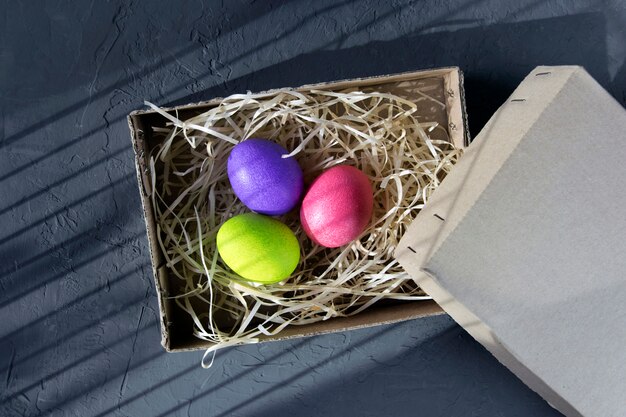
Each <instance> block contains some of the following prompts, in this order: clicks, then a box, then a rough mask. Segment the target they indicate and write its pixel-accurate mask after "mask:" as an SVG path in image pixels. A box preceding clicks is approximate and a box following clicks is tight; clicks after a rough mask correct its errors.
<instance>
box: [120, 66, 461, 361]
mask: <svg viewBox="0 0 626 417" xmlns="http://www.w3.org/2000/svg"><path fill="white" fill-rule="evenodd" d="M365 86H368V87H375V88H376V89H377V90H379V91H382V92H391V93H394V94H396V95H399V96H402V97H404V98H406V99H409V100H411V99H417V98H419V97H420V96H419V95H418V93H417V92H416V89H417V88H420V89H424V88H427V89H428V91H429V94H430V95H432V96H433V97H434V98H436V99H437V100H439V101H440V102H442V103H444V104H445V106H444V108H441V107H438V106H432V104H430V103H429V102H428V101H421V102H419V103H418V106H419V114H420V116H423V117H424V119H423V120H424V121H437V122H438V123H439V124H440V125H442V126H445V127H446V130H447V133H448V136H449V137H450V138H451V139H452V141H453V142H454V144H455V145H456V146H457V147H465V146H466V145H467V143H468V135H467V128H466V117H465V104H464V97H463V79H462V74H461V72H460V71H459V69H458V68H441V69H433V70H425V71H417V72H409V73H403V74H396V75H387V76H381V77H373V78H364V79H355V80H345V81H338V82H331V83H322V84H315V85H306V86H302V87H299V88H296V89H295V90H296V91H306V90H311V89H317V90H321V89H323V90H341V89H345V88H348V87H365ZM284 90H289V89H278V90H272V91H270V92H275V93H278V92H280V91H284ZM220 100H221V99H219V98H216V99H214V100H211V101H208V102H203V103H197V104H190V105H186V106H180V107H176V108H172V109H166V110H168V111H170V112H172V113H173V112H176V113H177V115H178V117H179V118H181V119H182V120H184V119H187V118H189V117H191V116H193V115H196V114H199V113H202V112H204V111H206V110H207V109H209V108H211V107H213V106H215V105H217V104H218V103H219V101H220ZM128 120H129V124H130V130H131V136H132V141H133V147H134V150H135V156H136V157H135V161H136V167H137V177H138V182H139V190H140V194H141V201H142V204H143V210H144V215H145V220H146V227H147V232H148V241H149V245H150V256H151V258H152V269H153V273H154V278H155V284H156V288H157V293H158V302H159V309H160V322H161V335H162V340H161V342H162V344H163V346H164V347H165V348H166V349H167V350H168V351H170V352H174V351H184V350H193V349H205V348H208V347H210V346H211V343H210V342H207V341H204V340H201V339H198V338H195V337H194V336H193V334H192V327H193V324H192V320H191V318H190V316H189V315H188V313H187V312H185V311H184V310H182V309H180V308H179V307H178V305H177V304H176V303H175V302H174V301H173V300H172V299H171V298H168V297H169V296H171V295H175V294H178V293H180V292H179V291H178V288H177V282H176V280H170V278H169V276H168V270H167V268H166V266H165V265H164V260H163V255H162V254H161V249H160V248H159V245H158V243H157V238H156V233H157V228H156V225H155V219H154V215H153V207H152V202H151V199H150V195H151V192H152V190H151V183H150V181H149V178H148V176H147V167H148V163H149V161H148V155H149V154H150V150H151V149H152V148H153V147H154V146H155V145H156V144H155V139H154V138H153V135H152V128H153V127H157V126H164V125H165V122H166V120H165V119H164V118H163V117H162V116H161V115H159V114H158V113H156V112H153V111H136V112H133V113H131V114H130V115H129V118H128ZM441 313H443V311H442V310H441V308H440V307H439V306H437V304H436V303H434V302H432V301H414V302H406V301H404V302H395V303H379V304H376V305H374V306H372V307H371V308H369V309H368V310H366V311H364V312H362V313H360V314H358V315H355V316H351V317H345V318H334V319H329V320H326V321H322V322H318V323H314V324H309V325H303V326H289V327H287V328H285V329H284V330H283V331H281V332H280V333H279V334H278V335H276V336H264V337H263V338H262V339H263V340H279V339H285V338H292V337H302V336H310V335H315V334H321V333H329V332H336V331H344V330H349V329H355V328H360V327H367V326H373V325H379V324H386V323H393V322H398V321H402V320H410V319H414V318H418V317H423V316H428V315H433V314H441Z"/></svg>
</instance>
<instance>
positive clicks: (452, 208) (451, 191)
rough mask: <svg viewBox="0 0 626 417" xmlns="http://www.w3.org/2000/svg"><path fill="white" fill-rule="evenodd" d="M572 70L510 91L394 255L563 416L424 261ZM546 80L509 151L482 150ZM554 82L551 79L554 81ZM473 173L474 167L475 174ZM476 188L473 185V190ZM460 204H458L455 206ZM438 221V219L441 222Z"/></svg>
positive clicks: (546, 72) (556, 401)
mask: <svg viewBox="0 0 626 417" xmlns="http://www.w3.org/2000/svg"><path fill="white" fill-rule="evenodd" d="M578 71H583V72H584V71H585V70H584V69H583V68H582V67H578V66H561V67H544V66H542V67H537V68H535V70H533V71H532V72H531V73H530V74H529V75H528V76H527V77H526V78H525V79H524V81H523V82H522V83H521V84H520V86H519V87H518V88H517V89H516V90H515V92H514V93H513V94H512V95H511V97H510V98H509V99H508V100H507V101H506V102H505V104H504V105H503V106H502V107H501V108H500V109H499V110H498V111H497V112H496V113H495V114H494V116H493V117H492V118H491V119H490V120H489V122H488V123H487V125H486V126H485V127H484V129H483V130H482V131H481V133H480V134H479V135H478V136H477V137H476V139H475V140H474V142H473V143H472V145H471V146H470V147H469V148H468V149H467V151H466V153H465V154H464V156H463V158H462V159H461V161H460V162H459V163H458V164H457V166H456V167H455V169H454V171H453V174H451V175H449V176H448V177H447V178H446V179H444V181H443V182H442V184H441V186H440V187H439V189H438V190H436V191H435V193H433V196H432V197H431V202H430V204H429V205H427V206H426V207H425V208H424V209H423V210H422V212H421V213H420V214H419V215H418V217H417V218H416V220H415V221H414V222H413V224H412V225H411V227H410V228H409V230H408V231H407V233H406V234H405V237H404V238H403V239H402V241H401V242H400V245H399V246H398V249H397V250H396V258H397V259H398V261H399V262H400V264H401V265H402V266H403V267H404V268H405V269H406V270H407V271H410V273H411V274H412V276H414V278H415V279H416V281H417V282H418V283H419V285H420V286H421V287H422V288H423V289H424V290H425V291H426V292H427V293H428V294H429V295H430V296H432V297H433V299H434V300H435V301H436V302H437V303H438V304H439V305H440V306H441V307H442V308H443V309H444V311H446V313H448V314H449V315H450V316H451V317H452V318H453V319H454V320H455V321H456V322H457V323H458V324H459V325H461V326H462V327H463V328H464V329H465V330H467V332H468V333H469V334H470V335H472V337H474V339H476V340H477V341H478V342H480V343H481V344H482V345H483V346H485V348H487V350H489V351H490V352H491V353H492V354H493V355H494V357H496V359H497V360H498V361H500V362H501V363H502V364H504V365H505V366H506V367H507V368H509V369H510V370H511V371H513V372H514V373H515V374H516V375H517V376H518V377H519V378H520V379H521V380H522V381H523V382H524V383H525V384H526V385H527V386H529V387H530V388H531V389H533V390H534V391H536V392H537V393H538V394H539V395H541V396H542V397H543V398H544V399H545V400H546V401H547V402H548V403H549V404H550V405H551V406H552V407H554V408H556V409H558V410H559V411H561V412H563V413H564V414H566V415H568V416H581V414H580V413H579V412H578V411H577V410H575V409H574V408H573V407H572V406H571V404H569V403H568V402H567V401H565V400H564V399H563V398H562V397H561V396H560V395H559V394H558V393H557V392H556V391H555V390H554V389H552V388H551V387H550V386H548V385H547V384H546V383H545V382H544V381H543V380H542V379H541V378H539V377H538V376H537V375H535V374H534V373H533V372H532V371H530V370H529V369H528V368H527V367H526V366H525V365H524V364H523V363H522V362H521V361H520V360H519V359H518V358H517V357H515V355H513V354H512V353H511V351H510V349H508V348H507V347H506V346H505V345H504V344H503V343H502V342H501V341H500V340H498V338H497V337H496V336H495V335H494V333H493V332H492V330H491V329H490V328H489V327H488V326H487V325H486V324H484V323H483V321H482V320H481V319H480V318H479V317H477V316H476V315H475V314H474V313H472V312H471V311H470V310H468V309H467V308H466V307H465V306H464V305H463V304H461V303H460V302H458V301H457V300H456V299H455V297H454V296H453V295H452V294H450V293H449V292H448V291H446V290H445V289H444V288H443V287H442V286H441V285H440V284H439V281H438V279H437V277H436V276H435V275H434V274H433V273H432V272H431V271H428V270H427V268H424V265H425V264H426V263H427V260H428V259H430V257H431V256H433V254H434V253H435V252H436V251H437V250H438V248H439V247H440V246H441V245H442V243H443V242H444V241H445V239H446V237H447V236H449V235H450V233H452V231H453V230H454V229H455V228H456V227H457V226H458V225H459V224H460V222H461V221H462V219H463V216H464V214H465V213H467V212H468V210H469V209H470V208H471V207H472V206H473V205H474V204H475V202H476V201H477V200H478V198H479V196H480V194H481V193H482V192H483V191H484V190H485V189H486V187H487V186H488V185H489V183H490V181H491V179H492V178H493V177H494V176H495V175H496V174H497V172H498V171H499V170H500V169H501V168H502V166H503V165H504V163H506V160H507V159H508V157H510V155H511V154H512V153H513V151H514V150H515V148H516V147H517V145H518V144H519V143H520V141H521V140H522V139H523V136H524V132H526V131H527V130H528V129H529V128H530V127H531V126H532V125H533V124H534V123H535V122H536V121H537V119H538V118H539V116H540V115H541V113H542V112H543V110H544V109H545V108H546V107H547V106H548V105H549V104H550V103H551V102H552V101H553V100H554V97H556V96H557V95H558V94H559V92H560V91H561V90H562V89H563V87H564V86H565V85H566V84H567V81H568V80H569V79H570V77H571V76H572V75H573V74H575V73H576V72H578ZM547 76H552V77H555V78H557V81H558V82H557V83H554V85H551V86H550V88H553V91H552V92H551V93H552V94H551V98H549V99H548V100H547V101H545V102H544V103H539V104H538V105H537V104H535V107H534V108H533V109H532V110H533V112H532V113H531V114H528V115H527V116H528V119H527V121H526V123H522V125H524V129H523V130H522V131H521V132H509V133H510V134H512V135H518V134H519V137H515V138H514V139H513V140H515V141H516V144H515V146H510V145H508V146H504V147H500V146H498V143H494V142H493V141H492V142H490V143H489V147H488V148H487V147H485V146H484V145H485V141H484V140H483V139H484V138H486V137H487V136H488V135H490V134H491V131H492V129H494V127H495V126H496V124H498V123H500V122H501V120H500V117H501V116H502V115H503V113H504V112H505V111H507V110H508V112H507V114H506V115H505V117H511V112H510V110H511V108H510V107H509V106H515V105H517V103H523V102H525V101H526V100H529V99H531V97H532V91H533V88H539V87H541V86H538V85H535V81H536V80H538V78H537V77H547ZM555 78H552V81H553V82H554V80H555ZM487 153H490V154H497V153H501V155H499V156H498V159H499V162H500V163H499V164H492V165H490V166H488V167H485V165H486V164H482V165H481V164H480V159H481V158H485V159H488V158H489V155H488V154H487ZM473 168H476V169H475V170H474V169H473ZM468 180H470V181H474V184H473V185H475V188H474V189H473V190H472V191H474V195H473V196H472V197H471V198H470V197H468V196H467V195H465V196H463V198H460V197H459V196H461V193H467V192H468V191H467V189H466V188H464V184H465V183H466V182H467V181H468ZM476 184H477V185H478V186H476ZM459 200H463V201H462V203H463V204H457V203H458V201H459ZM441 219H444V220H443V221H442V220H441ZM416 229H419V232H420V237H419V240H416V239H415V237H414V234H415V233H416Z"/></svg>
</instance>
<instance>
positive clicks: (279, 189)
mask: <svg viewBox="0 0 626 417" xmlns="http://www.w3.org/2000/svg"><path fill="white" fill-rule="evenodd" d="M287 153H288V152H287V150H286V149H285V148H283V147H282V146H280V145H278V144H277V143H274V142H271V141H269V140H266V139H247V140H244V141H243V142H241V143H239V144H237V145H236V146H235V147H234V148H233V150H232V151H231V152H230V155H229V156H228V168H227V170H228V179H229V180H230V185H231V186H232V187H233V190H234V191H235V194H236V195H237V197H239V199H240V200H241V201H242V202H243V203H244V204H245V205H246V206H247V207H248V208H249V209H250V210H253V211H256V212H257V213H261V214H268V215H270V216H276V215H280V214H284V213H287V212H288V211H290V210H291V209H293V208H294V207H295V206H296V205H297V204H298V202H299V201H300V196H301V195H302V191H303V189H304V179H303V176H302V169H300V165H298V162H297V161H296V160H295V159H294V158H283V157H282V156H283V155H286V154H287Z"/></svg>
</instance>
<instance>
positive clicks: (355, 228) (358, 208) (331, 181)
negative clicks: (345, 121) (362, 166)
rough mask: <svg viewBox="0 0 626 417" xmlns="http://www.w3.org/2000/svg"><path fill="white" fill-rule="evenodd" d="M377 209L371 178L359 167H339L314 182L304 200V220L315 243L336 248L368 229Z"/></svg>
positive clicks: (302, 210)
mask: <svg viewBox="0 0 626 417" xmlns="http://www.w3.org/2000/svg"><path fill="white" fill-rule="evenodd" d="M373 209H374V197H373V195H372V186H371V184H370V182H369V179H368V178H367V176H366V175H365V174H364V173H363V172H361V171H359V170H358V169H357V168H354V167H351V166H348V165H339V166H336V167H333V168H331V169H329V170H327V171H325V172H324V173H322V175H320V176H319V177H317V179H315V181H313V184H311V187H310V188H309V190H308V191H307V193H306V194H305V196H304V200H303V201H302V207H301V208H300V221H301V222H302V227H303V229H304V231H305V232H306V234H307V235H308V236H309V238H311V240H313V241H314V242H315V243H317V244H319V245H322V246H326V247H328V248H336V247H339V246H343V245H345V244H347V243H349V242H351V241H353V240H354V239H356V238H357V237H358V236H359V235H360V234H361V233H362V232H363V230H365V227H366V226H367V225H368V223H369V222H370V219H371V217H372V211H373Z"/></svg>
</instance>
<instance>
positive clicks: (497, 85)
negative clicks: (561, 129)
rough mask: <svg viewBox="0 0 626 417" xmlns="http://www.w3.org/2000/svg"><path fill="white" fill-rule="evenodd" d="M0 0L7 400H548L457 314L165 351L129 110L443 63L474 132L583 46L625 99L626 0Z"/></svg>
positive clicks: (252, 407) (166, 410)
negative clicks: (209, 358)
mask: <svg viewBox="0 0 626 417" xmlns="http://www.w3.org/2000/svg"><path fill="white" fill-rule="evenodd" d="M506 3H510V4H506ZM0 14H1V16H2V19H1V20H0V25H1V26H0V30H1V32H0V82H1V84H0V97H1V101H0V105H1V114H2V117H1V118H0V123H1V125H0V271H1V274H0V318H1V319H0V337H1V339H0V393H1V394H0V395H1V399H2V403H1V405H0V415H3V416H13V415H15V416H20V415H44V414H51V415H57V416H93V415H98V416H100V415H115V416H166V415H181V416H200V415H203V416H207V415H211V416H217V415H220V416H245V415H260V416H281V415H346V416H352V415H359V416H379V415H393V416H410V415H420V416H446V417H447V416H459V417H460V416H463V417H466V416H520V417H521V416H531V415H532V416H555V415H558V413H556V412H555V411H553V410H552V409H551V408H550V407H549V406H548V405H547V404H546V403H545V402H543V400H541V399H540V398H539V397H538V396H537V395H535V394H534V393H533V392H531V391H530V390H528V389H527V388H526V387H525V386H524V385H523V384H522V383H521V382H519V381H518V380H517V379H516V378H515V377H514V376H513V375H512V374H510V373H509V372H508V371H507V370H506V369H505V368H503V367H502V366H501V365H499V364H498V363H497V361H496V360H495V359H493V358H492V357H491V356H490V355H489V354H488V353H487V352H486V351H485V350H484V349H483V348H482V347H481V346H479V345H478V344H477V343H475V342H474V341H473V340H472V339H471V337H469V336H468V335H467V334H466V333H465V332H464V331H463V330H461V329H460V328H459V327H458V326H456V325H455V324H454V323H453V322H452V321H451V320H450V319H449V318H447V317H445V316H441V317H435V318H429V319H423V320H418V321H413V322H407V323H403V324H399V325H393V326H386V327H378V328H371V329H366V330H360V331H354V332H347V333H345V334H334V335H328V336H322V337H315V338H311V339H307V340H295V341H287V342H279V343H273V344H263V345H256V346H244V347H238V348H234V349H231V350H228V351H224V352H220V353H219V354H218V355H217V358H216V362H215V365H214V367H213V368H212V369H210V370H203V369H201V368H200V367H199V361H200V357H201V353H197V352H196V353H187V354H165V353H164V352H163V350H162V348H161V347H160V345H159V329H158V327H157V324H156V320H157V304H156V298H155V291H154V286H153V283H152V281H151V277H150V270H149V266H148V263H149V257H148V250H147V244H146V238H145V230H144V224H143V220H142V217H141V209H140V202H139V198H138V191H137V185H136V180H135V174H134V167H133V162H132V150H131V145H130V139H129V135H128V129H127V126H126V121H125V116H126V114H127V113H128V112H130V111H131V110H134V109H137V108H141V107H142V102H143V100H144V99H148V100H150V101H152V102H154V103H158V104H161V105H165V104H178V103H186V102H190V101H196V100H201V99H208V98H211V97H214V96H216V95H223V94H229V93H233V92H243V91H246V90H252V91H255V90H262V89H266V88H270V87H281V86H295V85H299V84H303V83H309V82H317V81H326V80H334V79H341V78H346V77H354V76H367V75H376V74H384V73H391V72H398V71H406V70H413V69H419V68H428V67H436V66H443V65H459V66H460V67H461V68H462V69H463V70H464V71H465V74H466V89H467V100H468V111H469V117H470V129H471V131H472V133H473V134H474V135H475V134H476V133H477V132H478V131H479V130H480V128H481V126H482V125H483V124H484V123H485V122H486V120H487V119H488V118H489V116H490V115H491V113H492V112H493V111H494V110H495V109H496V108H497V107H498V106H499V104H500V103H502V102H503V101H504V99H505V98H506V97H507V96H508V95H509V94H510V93H511V92H512V91H513V89H514V88H515V86H516V85H517V84H518V83H519V82H520V80H521V79H522V78H523V76H524V75H525V74H526V73H527V72H529V71H530V70H531V69H532V68H533V67H534V66H536V65H539V64H582V65H584V66H586V67H587V69H588V70H589V72H590V73H591V74H592V75H593V76H594V77H596V79H597V80H598V81H599V82H600V83H602V84H603V85H604V86H605V87H606V88H607V89H608V90H609V91H610V92H611V93H612V94H613V95H614V96H615V97H616V98H617V99H618V100H619V101H620V102H621V103H622V104H624V103H625V102H626V62H625V58H626V32H625V28H626V5H624V2H623V1H620V0H612V1H608V0H607V1H586V2H582V1H572V0H562V1H511V2H503V1H501V0H471V1H468V0H455V1H445V2H444V1H404V0H394V1H384V2H383V1H381V2H380V4H378V3H377V2H375V1H369V0H345V1H314V0H310V1H306V0H293V1H290V2H285V3H284V4H280V3H279V2H270V1H261V0H259V1H253V0H252V1H223V2H208V1H205V2H202V1H198V0H196V1H165V0H164V1H153V2H139V1H121V0H120V1H95V0H94V1H91V2H88V1H83V2H77V1H71V0H68V1H62V0H58V1H6V2H4V4H3V6H2V7H1V8H0ZM593 139H600V138H592V140H593ZM564 146H566V144H565V143H564Z"/></svg>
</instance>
